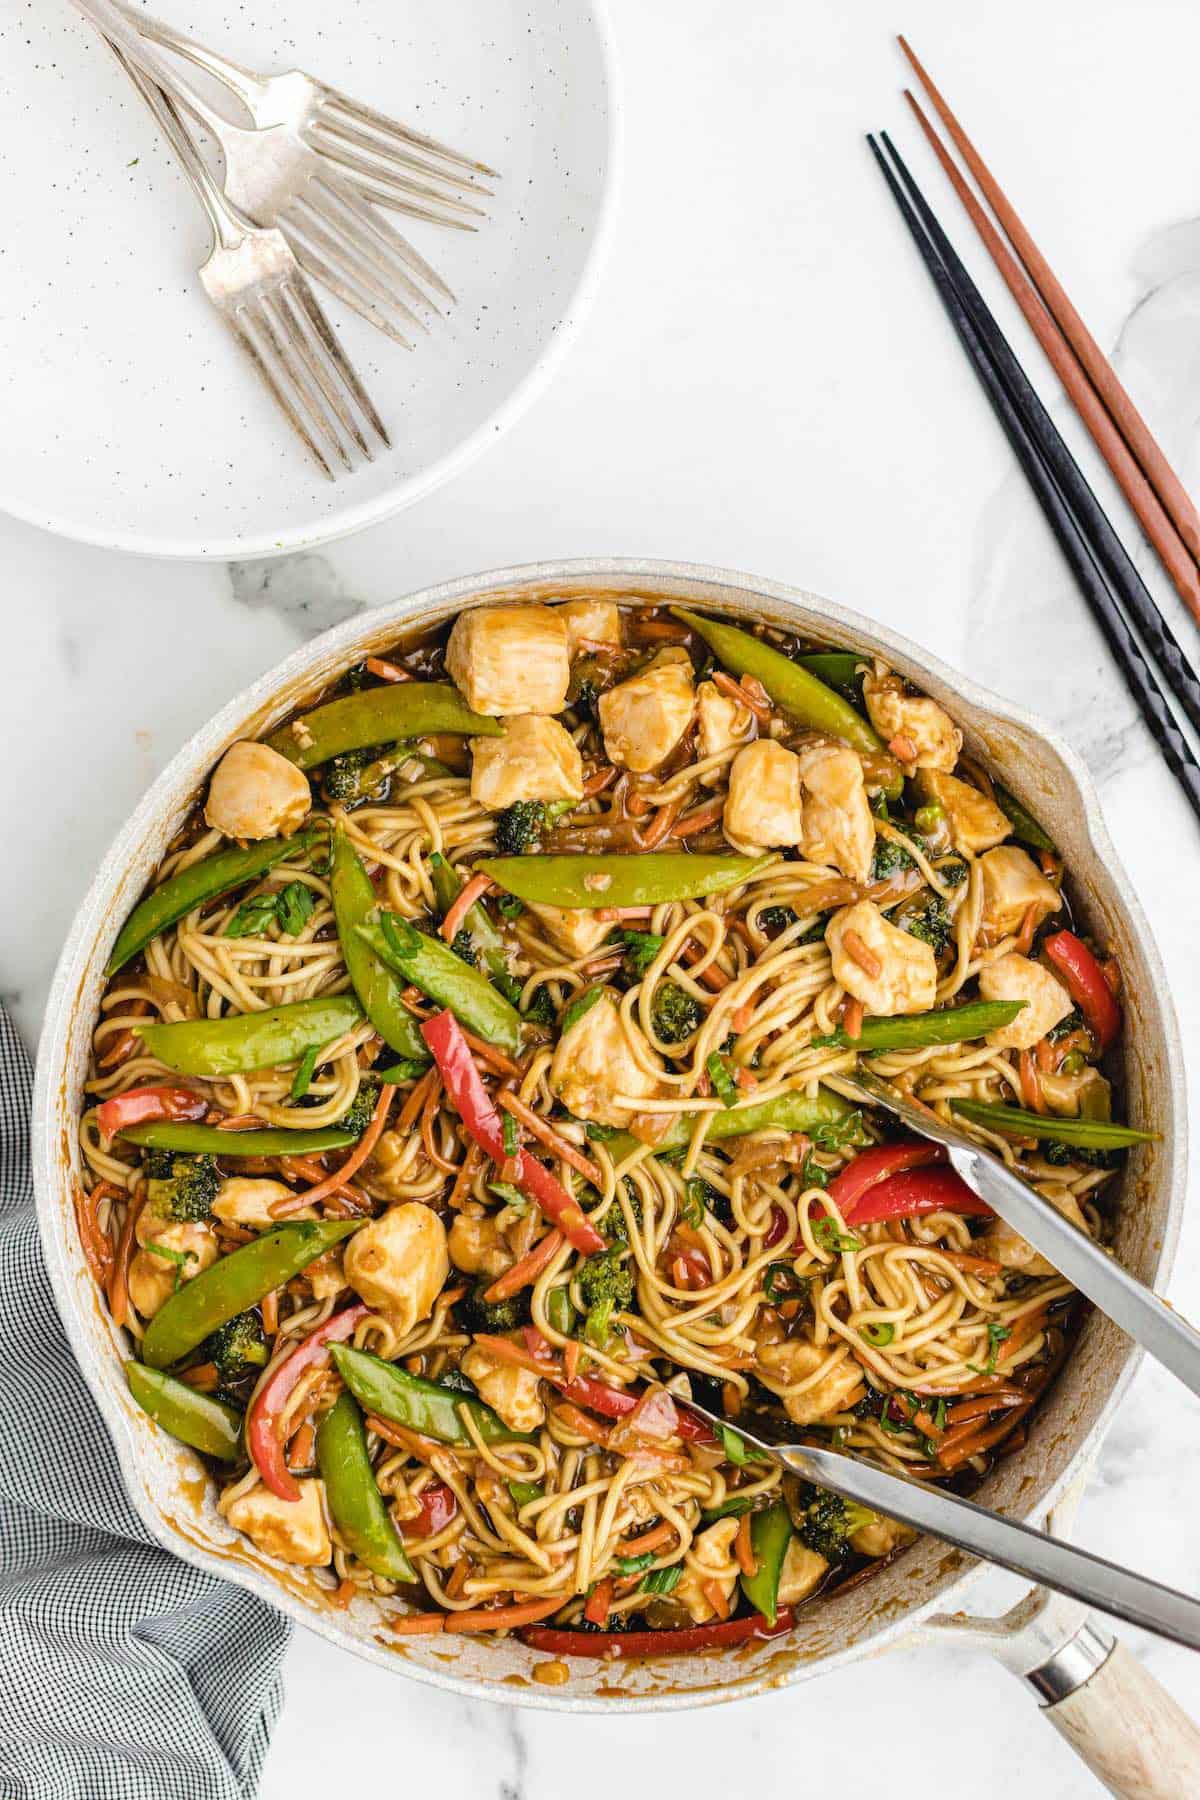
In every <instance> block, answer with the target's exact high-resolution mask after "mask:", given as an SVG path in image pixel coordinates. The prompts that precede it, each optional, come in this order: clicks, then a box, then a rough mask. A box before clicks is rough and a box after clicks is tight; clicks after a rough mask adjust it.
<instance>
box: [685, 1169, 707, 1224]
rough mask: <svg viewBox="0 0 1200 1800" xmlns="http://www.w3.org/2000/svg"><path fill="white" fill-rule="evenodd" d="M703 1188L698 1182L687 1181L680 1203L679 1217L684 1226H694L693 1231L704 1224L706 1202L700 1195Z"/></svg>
mask: <svg viewBox="0 0 1200 1800" xmlns="http://www.w3.org/2000/svg"><path fill="white" fill-rule="evenodd" d="M703 1185H707V1184H703ZM701 1186H702V1184H701V1183H700V1182H698V1181H695V1180H693V1181H686V1182H685V1183H684V1188H683V1199H682V1200H681V1201H680V1202H679V1216H680V1218H681V1219H682V1220H683V1222H684V1224H685V1225H690V1226H692V1228H693V1230H695V1229H697V1228H698V1227H699V1226H701V1225H703V1223H704V1200H703V1198H702V1195H701V1193H700V1188H701Z"/></svg>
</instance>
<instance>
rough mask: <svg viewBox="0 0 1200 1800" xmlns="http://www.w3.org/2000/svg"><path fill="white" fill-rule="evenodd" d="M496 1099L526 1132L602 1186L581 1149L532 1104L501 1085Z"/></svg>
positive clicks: (595, 1170) (594, 1166)
mask: <svg viewBox="0 0 1200 1800" xmlns="http://www.w3.org/2000/svg"><path fill="white" fill-rule="evenodd" d="M496 1099H497V1101H498V1102H499V1104H500V1105H501V1106H502V1107H503V1108H504V1110H505V1112H510V1113H511V1114H512V1116H513V1118H514V1119H518V1120H520V1122H521V1124H522V1125H523V1126H524V1127H525V1129H526V1131H528V1132H530V1133H531V1134H532V1135H533V1136H534V1137H535V1138H537V1139H538V1140H539V1141H540V1142H541V1143H543V1144H545V1146H546V1148H547V1150H553V1152H554V1154H555V1155H556V1156H559V1157H561V1158H562V1160H563V1162H565V1163H569V1164H570V1165H571V1167H572V1168H573V1169H575V1170H577V1171H578V1173H579V1174H580V1175H582V1176H583V1179H584V1180H585V1181H590V1182H591V1184H592V1186H593V1187H594V1188H601V1187H603V1186H604V1177H603V1175H601V1173H600V1171H599V1169H598V1168H597V1167H596V1165H595V1163H594V1162H592V1161H591V1160H590V1158H589V1157H586V1156H585V1155H584V1154H583V1151H582V1150H577V1149H576V1148H575V1146H574V1144H572V1143H571V1142H570V1141H569V1140H568V1139H567V1138H565V1137H563V1136H562V1134H561V1133H560V1132H557V1131H555V1129H554V1127H553V1125H551V1124H550V1122H549V1121H548V1120H547V1119H543V1117H542V1115H541V1114H540V1113H536V1112H534V1110H533V1108H532V1107H531V1106H526V1104H525V1102H524V1101H523V1100H521V1099H519V1098H518V1096H517V1095H516V1094H514V1093H513V1091H512V1089H511V1088H501V1089H500V1091H499V1093H498V1094H497V1095H496Z"/></svg>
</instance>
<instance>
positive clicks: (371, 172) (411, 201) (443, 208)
mask: <svg viewBox="0 0 1200 1800" xmlns="http://www.w3.org/2000/svg"><path fill="white" fill-rule="evenodd" d="M305 136H306V138H307V141H308V142H309V144H311V146H312V148H313V149H314V150H319V151H320V152H321V154H322V156H327V157H328V158H329V160H330V161H331V162H334V163H336V164H337V165H338V167H339V168H341V169H345V170H347V171H348V172H349V173H350V174H351V175H352V176H353V177H354V178H355V180H356V181H357V182H358V184H359V186H360V187H362V188H363V190H364V191H365V192H366V193H367V195H368V197H369V198H370V199H372V200H375V201H377V202H378V203H379V205H381V206H393V207H395V208H396V209H397V211H399V212H406V213H411V214H412V216H413V218H415V219H428V220H429V221H430V222H431V223H432V224H434V225H455V226H457V227H458V228H459V229H460V230H462V231H474V230H476V229H477V227H476V226H475V225H473V224H472V223H471V221H472V220H473V219H482V218H484V217H486V215H485V213H484V212H483V210H482V209H481V208H480V207H478V206H470V205H468V203H467V202H466V201H465V200H459V199H457V198H456V197H455V196H454V195H451V194H439V193H438V192H436V190H435V189H433V188H428V187H425V186H424V185H423V184H422V183H421V182H419V181H411V180H409V178H408V177H407V176H405V175H398V174H396V173H394V172H393V171H392V170H390V169H388V168H387V167H386V166H380V164H379V163H378V162H372V161H371V160H370V158H368V157H367V156H363V155H361V154H360V153H359V151H358V150H357V149H356V148H355V147H354V146H353V144H350V143H347V142H345V141H344V140H343V139H342V138H341V137H339V136H338V135H337V133H336V132H333V131H331V130H330V129H329V127H328V126H326V125H323V124H322V123H321V122H320V121H319V120H317V121H315V122H314V123H313V124H311V125H310V126H309V127H308V129H307V131H306V132H305Z"/></svg>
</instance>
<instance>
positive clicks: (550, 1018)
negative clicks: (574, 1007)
mask: <svg viewBox="0 0 1200 1800" xmlns="http://www.w3.org/2000/svg"><path fill="white" fill-rule="evenodd" d="M521 1017H522V1018H524V1019H528V1020H529V1023H530V1024H531V1025H553V1023H554V1021H555V1019H556V1018H557V1017H558V1013H557V1011H556V1010H555V1006H554V996H553V995H552V994H551V992H550V989H549V988H548V987H540V988H539V989H538V990H537V992H536V993H535V994H534V996H533V999H532V1000H531V1001H530V1002H529V1005H528V1006H527V1007H526V1008H525V1011H524V1012H523V1013H522V1015H521Z"/></svg>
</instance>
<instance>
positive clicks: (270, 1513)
mask: <svg viewBox="0 0 1200 1800" xmlns="http://www.w3.org/2000/svg"><path fill="white" fill-rule="evenodd" d="M296 1485H297V1487H298V1488H299V1489H300V1498H299V1500H281V1499H280V1498H279V1496H278V1494H272V1493H271V1492H270V1491H269V1489H267V1488H265V1487H262V1486H259V1487H256V1488H252V1489H251V1490H250V1492H249V1493H248V1494H242V1495H240V1496H239V1498H238V1499H236V1500H234V1501H233V1502H232V1503H231V1504H230V1505H229V1507H228V1508H227V1509H226V1513H225V1517H226V1520H227V1521H228V1523H229V1524H230V1525H232V1526H233V1528H234V1530H235V1531H243V1532H245V1534H246V1536H247V1537H248V1538H249V1539H250V1542H251V1543H252V1544H257V1545H258V1547H259V1549H260V1550H265V1551H266V1553H267V1555H268V1556H277V1557H278V1558H279V1560H280V1562H285V1563H297V1564H298V1565H299V1566H300V1567H301V1568H303V1569H319V1568H321V1567H322V1566H323V1565H324V1564H325V1563H328V1562H332V1561H333V1544H332V1541H331V1540H330V1536H329V1526H328V1525H327V1524H326V1522H325V1484H324V1482H323V1481H315V1480H309V1481H298V1482H297V1483H296Z"/></svg>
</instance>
